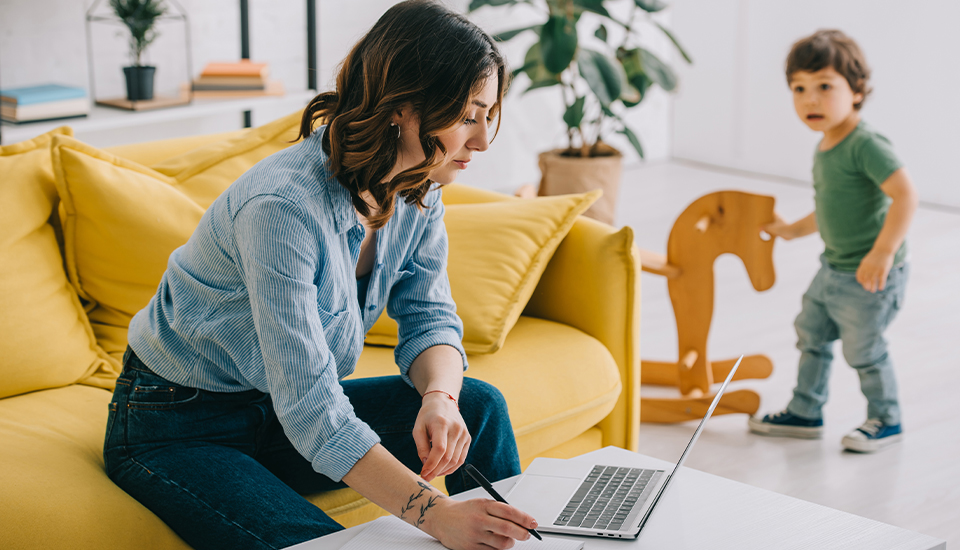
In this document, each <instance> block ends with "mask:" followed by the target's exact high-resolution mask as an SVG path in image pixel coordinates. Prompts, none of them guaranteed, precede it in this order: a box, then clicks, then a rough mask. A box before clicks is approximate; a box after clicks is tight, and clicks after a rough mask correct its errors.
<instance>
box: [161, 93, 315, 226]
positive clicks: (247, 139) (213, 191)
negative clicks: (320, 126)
mask: <svg viewBox="0 0 960 550" xmlns="http://www.w3.org/2000/svg"><path fill="white" fill-rule="evenodd" d="M302 114H303V113H302V112H300V111H297V112H295V113H291V114H289V115H287V116H285V117H283V118H279V119H277V120H275V121H273V122H271V123H269V124H264V125H263V126H260V127H259V128H256V129H254V130H251V131H249V132H246V133H243V134H240V135H238V136H235V137H232V138H230V139H226V140H223V141H218V142H215V143H210V144H208V145H205V146H203V147H200V148H197V149H194V150H193V151H190V152H187V153H183V154H182V155H177V156H175V157H173V158H169V159H167V160H165V161H163V162H160V163H158V164H154V165H152V166H151V168H153V169H154V170H156V171H157V172H160V173H161V174H164V175H166V176H170V177H171V178H173V179H175V180H176V181H177V183H179V184H180V185H181V189H182V191H183V192H184V194H186V195H187V196H188V197H190V198H191V199H193V201H194V202H196V203H197V204H199V205H200V206H202V207H203V208H207V207H208V206H210V203H212V202H213V201H214V199H216V198H217V197H219V196H220V193H223V190H224V189H226V188H227V187H228V186H229V185H230V184H231V183H233V182H234V181H235V180H236V179H237V178H239V177H240V176H241V175H243V173H244V172H246V171H247V170H249V169H250V168H252V167H253V165H254V164H256V163H258V162H260V160H261V159H263V158H266V157H268V156H270V155H272V154H273V153H276V152H277V151H280V150H283V149H286V148H287V147H289V146H291V145H293V141H294V140H295V139H297V134H298V133H299V132H300V119H301V117H302Z"/></svg>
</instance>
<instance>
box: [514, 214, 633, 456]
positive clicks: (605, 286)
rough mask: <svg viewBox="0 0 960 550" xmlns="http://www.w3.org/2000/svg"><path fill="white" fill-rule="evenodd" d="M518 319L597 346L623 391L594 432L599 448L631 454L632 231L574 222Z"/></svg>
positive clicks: (591, 221)
mask: <svg viewBox="0 0 960 550" xmlns="http://www.w3.org/2000/svg"><path fill="white" fill-rule="evenodd" d="M523 314H524V315H528V316H531V317H539V318H541V319H547V320H550V321H556V322H558V323H563V324H565V325H569V326H572V327H574V328H576V329H578V330H581V331H583V332H585V333H587V334H589V335H590V336H592V337H594V338H596V339H597V340H599V341H600V342H601V343H602V344H603V345H604V346H605V347H606V348H607V349H608V350H610V353H611V355H613V358H614V360H616V362H617V366H618V367H619V368H620V379H621V382H622V384H623V391H622V392H621V394H620V397H619V399H618V400H617V404H616V406H614V409H613V411H612V412H611V413H610V414H609V415H608V416H607V417H606V418H604V419H603V420H602V421H601V422H600V424H599V427H600V428H601V430H602V431H603V444H604V445H605V446H606V445H614V446H617V447H622V448H624V449H629V450H631V451H636V450H637V445H638V440H637V439H638V431H637V430H638V428H639V424H640V349H639V348H640V259H639V251H638V250H637V248H636V247H635V246H634V245H633V230H632V229H631V228H629V227H624V228H623V229H620V230H617V229H615V228H613V227H611V226H609V225H606V224H603V223H600V222H597V221H594V220H592V219H589V218H584V217H580V219H578V220H577V222H576V223H575V224H574V225H573V227H572V228H571V230H570V233H569V234H568V235H567V237H566V238H565V239H564V240H563V242H562V243H560V246H559V248H557V252H556V253H555V254H554V256H553V259H552V260H551V261H550V263H549V264H548V265H547V269H546V271H545V272H544V274H543V276H542V277H541V278H540V284H539V285H537V288H536V290H535V291H534V293H533V297H531V299H530V302H529V303H528V304H527V307H526V309H525V310H524V313H523Z"/></svg>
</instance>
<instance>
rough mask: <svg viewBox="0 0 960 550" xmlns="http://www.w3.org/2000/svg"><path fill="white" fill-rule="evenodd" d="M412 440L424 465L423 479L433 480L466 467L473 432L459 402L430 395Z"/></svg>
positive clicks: (427, 397)
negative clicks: (465, 420) (469, 428)
mask: <svg viewBox="0 0 960 550" xmlns="http://www.w3.org/2000/svg"><path fill="white" fill-rule="evenodd" d="M413 440H414V442H416V444H417V453H418V454H419V455H420V460H421V461H422V462H423V470H422V471H421V472H420V477H422V478H423V479H425V480H427V481H430V480H432V479H433V478H435V477H437V476H445V475H447V474H450V473H452V472H454V471H455V470H456V469H457V468H459V467H460V466H462V465H463V462H464V461H465V460H466V459H467V451H469V450H470V440H471V438H470V432H468V431H467V425H466V423H464V421H463V417H462V416H460V411H459V410H458V409H457V403H456V402H455V401H453V400H452V399H450V398H449V397H448V396H447V395H446V394H444V393H440V392H436V393H428V394H426V395H425V396H424V397H423V404H422V405H421V406H420V414H418V415H417V421H416V423H415V424H414V426H413Z"/></svg>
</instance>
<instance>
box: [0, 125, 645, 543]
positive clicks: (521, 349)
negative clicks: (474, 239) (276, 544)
mask: <svg viewBox="0 0 960 550" xmlns="http://www.w3.org/2000/svg"><path fill="white" fill-rule="evenodd" d="M293 120H294V119H290V121H287V122H292V121H293ZM276 124H277V123H274V126H276ZM288 125H289V124H288ZM268 126H269V125H268ZM263 128H266V127H262V128H261V129H255V130H244V131H239V132H233V133H230V134H221V135H216V136H199V137H191V138H184V139H178V140H167V141H163V142H154V143H146V144H137V145H128V146H122V147H115V148H112V149H108V150H106V152H105V153H104V156H103V157H102V159H106V160H105V162H107V163H108V164H109V163H112V164H113V165H116V166H119V167H121V168H123V167H129V166H134V165H133V164H131V163H138V164H139V165H143V166H151V167H153V168H154V169H156V170H157V172H156V173H159V174H166V175H168V176H170V177H171V178H173V179H171V180H170V181H171V182H172V183H171V185H174V186H176V185H179V184H181V183H183V181H185V180H184V179H183V178H180V179H177V178H179V177H180V176H183V175H184V174H187V175H189V176H190V177H191V178H196V177H199V176H197V174H200V175H201V176H203V177H205V178H207V180H205V181H206V182H207V183H203V185H205V186H206V187H203V189H205V190H206V191H205V192H206V193H207V194H208V195H210V194H211V192H210V189H214V188H215V185H220V186H221V187H220V188H221V189H222V188H224V187H225V186H226V185H228V184H229V183H230V181H232V180H233V179H235V178H236V177H237V176H238V175H239V174H240V173H242V172H243V171H244V170H245V169H247V168H249V166H252V164H253V163H255V162H256V161H257V160H259V158H262V156H265V155H267V154H269V153H271V152H273V151H274V150H278V149H280V148H283V147H286V146H288V145H289V140H288V139H280V138H282V137H283V136H287V135H288V132H289V130H288V129H285V130H284V132H287V133H284V132H274V133H270V132H266V134H269V135H266V134H265V133H264V131H263ZM258 132H259V133H258ZM60 133H63V134H66V135H69V134H70V132H69V130H68V129H66V130H61V131H60ZM59 139H60V138H57V139H53V138H51V137H50V136H42V137H40V138H38V139H37V140H34V141H32V142H25V143H24V144H15V145H12V146H5V147H3V148H2V150H0V152H2V154H0V331H2V336H0V338H2V339H3V340H0V397H2V399H0V525H2V529H0V547H2V548H91V549H92V548H98V549H100V548H144V547H150V548H187V546H186V544H185V543H184V542H183V541H182V540H181V539H180V538H179V537H177V535H176V534H174V533H173V532H172V531H171V530H170V529H169V528H168V527H166V525H164V524H163V522H161V521H160V520H159V519H158V518H157V517H156V516H154V515H153V514H151V513H150V512H149V511H148V510H147V509H146V508H144V507H143V506H141V505H140V504H139V503H138V502H137V501H136V500H134V499H132V498H131V497H129V496H128V495H126V493H124V492H123V491H121V490H120V489H118V488H117V487H116V486H114V485H113V483H112V482H111V481H110V480H109V479H108V478H107V477H106V475H105V474H104V472H103V459H102V454H101V451H102V445H103V435H104V428H105V424H106V418H107V404H108V403H109V400H110V396H111V391H110V390H111V389H112V385H113V379H114V378H115V376H116V375H117V372H118V370H119V361H118V357H119V354H120V353H121V352H122V350H121V349H120V342H121V341H122V339H118V338H120V336H122V337H123V338H125V328H126V327H125V325H123V322H122V321H117V320H116V319H124V318H125V317H123V316H122V315H119V313H117V311H113V310H110V311H102V310H103V307H98V306H97V304H95V303H93V302H91V300H90V297H89V296H87V294H86V293H85V292H87V291H89V290H90V289H89V288H83V287H81V286H78V285H77V281H76V280H75V276H76V275H77V274H76V273H75V271H76V268H75V267H74V265H73V264H74V262H76V261H78V260H83V258H79V259H78V258H76V257H75V256H76V255H77V254H80V253H82V251H81V252H77V250H81V249H79V248H76V247H74V248H71V246H73V245H72V244H71V242H70V240H71V238H76V237H70V236H69V231H68V232H67V233H68V237H67V241H66V242H64V237H63V235H64V229H63V228H61V227H60V226H61V220H63V219H66V220H68V223H71V222H69V217H68V216H67V214H68V212H65V210H64V208H63V205H62V203H63V201H62V200H60V199H61V197H59V195H58V192H59V193H63V192H66V191H65V190H64V187H63V185H62V182H61V184H57V183H56V179H57V174H56V173H55V165H54V164H50V163H48V161H49V158H48V155H49V157H56V154H62V151H59V152H58V151H56V147H51V144H52V143H53V144H56V143H58V140H59ZM65 139H66V138H65ZM75 147H79V146H75ZM198 151H201V152H198ZM54 153H56V154H54ZM27 155H32V157H29V158H28V156H27ZM211 155H212V156H211ZM57 158H59V157H57ZM211 158H215V159H218V160H217V162H216V163H212V161H210V159H211ZM102 159H101V160H102ZM111 159H112V160H111ZM117 159H123V160H117ZM171 159H173V160H171ZM128 161H129V162H128ZM50 162H52V161H50ZM178 163H179V165H178ZM191 163H195V164H196V165H194V164H191ZM201 164H202V166H200V165H201ZM56 166H59V165H56ZM211 166H212V168H211ZM58 169H60V170H61V171H62V170H63V168H62V167H61V168H58ZM124 169H126V168H124ZM146 170H147V169H143V173H147V172H146ZM178 170H179V172H178ZM201 172H202V174H201ZM151 173H153V172H151ZM170 174H173V175H172V176H171V175H170ZM178 174H179V175H178ZM61 176H62V174H61ZM157 177H160V176H157ZM217 178H219V180H222V181H219V183H217V181H218V179H217ZM210 182H214V184H215V185H214V184H210ZM210 185H214V187H210ZM201 194H202V193H201ZM209 198H211V197H208V199H209ZM443 199H444V203H445V204H447V205H455V204H476V203H491V202H500V201H510V200H514V199H513V198H512V197H507V196H505V195H500V194H497V193H492V192H489V191H484V190H480V189H476V188H471V187H467V186H462V185H456V184H454V185H451V186H449V187H448V188H447V189H445V191H444V195H443ZM201 202H202V201H201ZM58 204H60V209H59V210H60V211H59V215H58V212H57V206H58ZM141 208H142V213H143V215H146V216H149V215H151V213H152V208H153V205H152V204H142V205H141ZM65 216H67V217H65ZM157 218H158V220H157V221H158V222H160V216H159V215H158V216H157ZM68 229H69V228H68ZM482 230H483V228H482V227H478V228H477V231H482ZM116 237H117V235H112V238H116ZM121 237H124V235H121ZM131 238H132V237H131ZM128 244H130V243H128ZM133 244H135V245H136V247H138V248H143V249H150V247H151V246H154V243H151V242H137V243H133ZM44 247H45V248H44ZM65 250H67V251H72V252H66V253H65ZM58 251H59V255H58ZM108 258H109V257H108ZM64 268H65V269H64ZM41 272H42V273H41ZM639 275H640V267H639V263H638V254H637V251H636V249H635V248H634V246H633V235H632V232H631V230H630V229H629V228H624V229H621V230H616V229H614V228H612V227H610V226H607V225H604V224H601V223H599V222H596V221H593V220H590V219H587V218H583V217H580V218H577V219H576V221H575V223H573V225H572V227H571V228H570V230H569V233H567V234H566V237H565V238H563V240H562V241H561V242H560V243H559V246H558V248H557V249H556V251H555V253H554V254H553V256H552V258H551V259H550V261H549V263H547V264H546V267H545V270H544V271H543V273H542V275H541V276H540V278H539V281H538V282H536V285H535V290H533V292H532V296H530V299H529V301H528V302H527V303H526V306H525V307H524V308H523V312H522V315H521V316H520V317H519V319H517V320H516V323H515V324H514V325H513V326H512V328H511V329H510V330H509V333H508V334H506V338H505V340H503V342H502V345H501V346H499V349H498V350H497V351H495V352H494V353H485V354H477V355H471V356H470V369H469V370H468V371H467V373H466V375H467V376H472V377H476V378H480V379H483V380H486V381H488V382H491V383H493V384H494V385H496V386H497V387H498V388H500V390H501V391H502V392H503V394H504V395H505V397H506V400H507V403H508V406H509V408H510V411H511V419H512V421H513V426H514V429H515V433H516V437H517V442H518V445H519V449H520V455H521V461H522V463H523V465H524V466H525V465H526V464H528V463H529V462H530V461H531V460H532V459H533V458H534V457H537V456H552V457H570V456H574V455H578V454H582V453H584V452H587V451H591V450H594V449H597V448H600V447H602V446H607V445H614V446H618V447H623V448H627V449H632V450H636V449H637V427H638V423H639V388H640V386H639V379H640V376H639V349H638V344H639V326H640V323H639V321H640V320H639V299H640V296H639V288H640V277H639ZM154 284H155V283H154ZM43 285H46V286H43ZM531 288H534V287H531ZM78 290H79V294H78ZM91 292H92V291H91ZM54 298H56V299H54ZM58 300H59V301H58ZM41 306H42V307H41ZM71 311H72V312H74V313H71ZM77 312H79V313H77ZM111 323H112V324H111ZM118 325H119V326H118ZM118 335H119V336H118ZM84 342H89V343H87V344H84ZM71 346H73V347H71ZM71 350H73V351H71ZM80 356H83V358H82V361H81V363H82V365H83V369H85V370H82V371H77V370H72V371H71V370H70V368H68V365H69V364H72V362H74V360H75V359H76V360H79V359H80ZM395 373H396V366H395V364H394V357H393V350H392V349H391V348H389V347H384V346H373V345H368V346H366V347H365V349H364V352H363V354H362V356H361V358H360V363H359V365H358V367H357V370H356V373H355V374H354V376H357V377H362V376H377V375H383V374H395ZM308 498H309V499H310V500H311V501H312V502H314V503H315V504H316V505H318V506H320V507H321V508H323V509H324V510H326V511H327V512H328V513H329V514H330V515H331V516H332V517H333V518H334V519H336V520H337V521H339V522H341V523H342V524H344V525H355V524H357V523H361V522H364V521H368V520H369V519H372V518H374V517H376V516H378V515H382V514H383V513H384V512H383V511H382V510H380V509H379V508H377V507H375V506H374V505H372V504H370V503H369V502H367V501H366V500H365V499H363V498H362V497H360V496H359V495H357V494H356V493H354V492H353V491H352V490H350V489H344V490H340V491H334V492H331V493H327V494H322V495H311V496H308Z"/></svg>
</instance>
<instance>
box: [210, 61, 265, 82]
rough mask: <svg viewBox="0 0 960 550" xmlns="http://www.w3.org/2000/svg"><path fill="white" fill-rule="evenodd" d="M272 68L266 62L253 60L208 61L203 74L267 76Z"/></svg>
mask: <svg viewBox="0 0 960 550" xmlns="http://www.w3.org/2000/svg"><path fill="white" fill-rule="evenodd" d="M269 73H270V69H269V68H268V67H267V64H266V63H254V62H253V61H250V60H247V59H243V60H241V61H239V62H236V63H227V62H219V63H207V66H206V67H204V68H203V72H202V73H200V75H201V76H259V77H260V78H266V77H267V75H268V74H269Z"/></svg>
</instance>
